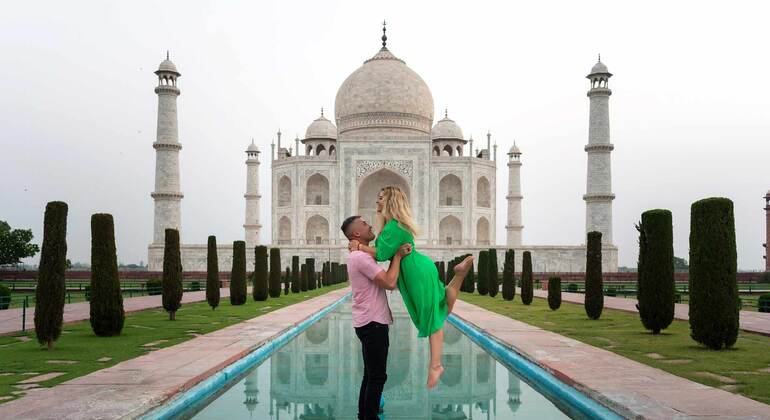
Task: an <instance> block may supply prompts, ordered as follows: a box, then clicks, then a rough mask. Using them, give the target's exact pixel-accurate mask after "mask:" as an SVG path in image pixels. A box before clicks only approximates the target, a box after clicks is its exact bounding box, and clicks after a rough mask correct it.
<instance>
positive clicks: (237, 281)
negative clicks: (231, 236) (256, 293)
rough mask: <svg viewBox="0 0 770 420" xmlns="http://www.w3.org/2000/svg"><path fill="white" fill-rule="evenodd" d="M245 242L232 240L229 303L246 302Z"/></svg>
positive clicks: (239, 303)
mask: <svg viewBox="0 0 770 420" xmlns="http://www.w3.org/2000/svg"><path fill="white" fill-rule="evenodd" d="M246 294H247V288H246V242H244V241H235V242H233V266H232V269H231V270H230V304H231V305H236V306H237V305H243V304H244V303H246Z"/></svg>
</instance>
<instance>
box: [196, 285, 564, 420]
mask: <svg viewBox="0 0 770 420" xmlns="http://www.w3.org/2000/svg"><path fill="white" fill-rule="evenodd" d="M388 298H389V300H390V306H391V310H392V311H393V319H394V324H393V325H392V326H391V329H390V351H389V355H388V381H387V383H386V384H385V392H384V398H385V408H384V413H383V415H382V418H383V419H452V420H461V419H510V418H514V417H519V418H537V419H557V418H568V417H567V416H566V415H565V414H564V413H562V412H561V411H560V410H559V409H558V408H557V407H556V406H555V405H554V404H553V403H552V402H551V401H549V400H548V399H547V398H545V397H544V396H543V395H541V394H540V393H538V392H537V391H536V390H534V389H533V388H532V387H530V386H529V385H528V384H527V383H525V382H524V381H523V380H521V379H520V378H519V377H518V376H517V375H516V374H515V373H512V372H511V371H509V370H508V369H507V368H506V367H505V366H503V365H501V364H500V363H498V362H497V361H496V360H495V359H494V358H492V357H491V356H490V355H489V354H488V353H486V352H485V351H484V350H483V349H481V348H480V347H479V346H477V345H476V344H474V343H473V342H472V341H471V340H470V339H468V337H467V336H465V335H464V334H463V333H462V332H460V331H459V330H457V329H456V328H455V327H453V326H452V325H450V324H448V323H447V324H445V343H444V357H443V363H444V368H445V371H444V374H443V375H442V377H441V380H440V382H439V385H438V386H437V387H436V388H435V389H434V390H431V391H428V390H427V389H426V388H425V379H426V372H427V371H426V369H427V366H428V358H429V352H428V341H427V339H418V338H417V330H416V329H415V328H414V326H413V325H412V323H411V321H410V320H409V315H408V314H407V313H406V308H405V307H404V305H403V303H402V301H401V296H400V295H399V294H398V293H397V292H393V293H388ZM362 377H363V359H362V357H361V345H360V343H359V341H358V338H356V335H355V332H354V331H353V327H352V324H351V312H350V301H348V302H345V303H343V304H342V305H340V307H339V308H338V309H337V310H335V311H334V312H331V313H330V314H329V315H328V316H326V317H324V318H322V319H321V320H319V321H318V322H316V323H315V324H313V325H312V326H310V328H308V329H307V330H306V331H305V332H303V333H302V334H301V335H299V336H297V337H296V338H295V339H294V340H292V341H290V342H289V343H287V344H286V345H285V346H284V347H282V348H280V349H279V350H277V351H276V352H275V353H273V354H272V355H271V356H270V358H268V359H267V360H265V361H264V362H263V363H262V364H261V365H259V366H257V367H255V368H253V369H252V370H251V371H250V372H248V373H247V374H246V375H245V377H244V378H243V379H241V380H240V381H238V382H236V383H235V384H234V385H233V386H231V387H230V388H229V389H227V390H224V391H223V392H222V393H220V394H219V395H218V396H216V397H215V398H214V399H213V400H212V401H211V402H210V403H209V404H208V405H207V406H206V407H204V408H203V409H201V410H200V411H199V412H198V413H195V414H192V418H194V419H239V418H243V419H276V420H277V419H287V420H290V419H305V420H311V419H312V420H321V419H355V418H356V415H357V411H358V389H359V386H360V384H361V378H362Z"/></svg>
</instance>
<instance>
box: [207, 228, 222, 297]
mask: <svg viewBox="0 0 770 420" xmlns="http://www.w3.org/2000/svg"><path fill="white" fill-rule="evenodd" d="M219 299H220V296H219V256H218V255H217V238H216V236H213V235H212V236H209V239H208V250H207V251H206V302H208V304H209V306H211V309H216V308H217V306H219Z"/></svg>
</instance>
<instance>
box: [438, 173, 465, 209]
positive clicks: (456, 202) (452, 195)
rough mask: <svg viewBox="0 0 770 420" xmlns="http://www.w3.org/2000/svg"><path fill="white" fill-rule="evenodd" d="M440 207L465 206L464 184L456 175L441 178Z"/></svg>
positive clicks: (439, 190)
mask: <svg viewBox="0 0 770 420" xmlns="http://www.w3.org/2000/svg"><path fill="white" fill-rule="evenodd" d="M438 205H439V206H462V205H463V182H462V181H461V180H460V178H459V177H458V176H457V175H455V174H449V175H446V176H445V177H443V178H441V181H439V183H438Z"/></svg>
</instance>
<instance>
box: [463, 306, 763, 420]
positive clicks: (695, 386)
mask: <svg viewBox="0 0 770 420" xmlns="http://www.w3.org/2000/svg"><path fill="white" fill-rule="evenodd" d="M454 313H455V315H457V316H458V317H459V318H462V319H463V320H465V321H468V322H470V323H471V324H474V325H476V326H477V327H479V328H480V329H482V330H484V331H485V332H487V333H488V334H491V335H494V336H495V337H497V338H498V339H499V340H500V341H501V342H502V343H504V344H505V345H507V346H508V347H511V348H513V349H514V350H515V351H517V352H518V353H520V354H521V355H523V356H524V357H526V358H527V359H529V360H531V361H533V362H535V363H537V364H538V365H540V366H543V367H544V368H545V369H547V370H548V371H550V372H552V373H553V374H554V375H555V376H556V377H557V378H559V379H560V380H562V381H564V382H565V383H567V384H570V385H572V386H574V387H575V388H577V389H579V390H580V391H582V392H584V393H586V394H588V395H590V396H591V397H592V398H594V399H596V400H599V401H602V402H603V403H604V404H606V405H607V406H609V407H612V408H613V409H615V410H616V411H618V412H619V413H620V414H621V415H623V416H625V417H628V418H641V417H643V418H652V419H671V418H704V419H705V418H710V419H713V418H731V419H737V418H745V419H751V418H755V419H760V418H770V406H769V405H765V404H762V403H760V402H757V401H754V400H752V399H749V398H746V397H743V396H741V395H737V394H732V393H730V392H727V391H723V390H721V389H717V388H711V387H708V386H706V385H702V384H699V383H696V382H693V381H690V380H687V379H684V378H680V377H678V376H675V375H672V374H670V373H667V372H664V371H662V370H660V369H655V368H653V367H650V366H647V365H644V364H641V363H638V362H635V361H633V360H630V359H626V358H625V357H622V356H619V355H617V354H615V353H612V352H610V351H607V350H604V349H600V348H597V347H593V346H590V345H588V344H584V343H581V342H579V341H576V340H573V339H571V338H567V337H564V336H562V335H559V334H556V333H552V332H550V331H545V330H542V329H540V328H537V327H534V326H531V325H529V324H525V323H523V322H520V321H516V320H514V319H511V318H508V317H505V316H503V315H499V314H496V313H493V312H490V311H487V310H485V309H483V308H480V307H478V306H475V305H472V304H469V303H467V302H464V301H462V300H458V301H457V303H456V304H455V307H454Z"/></svg>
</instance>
